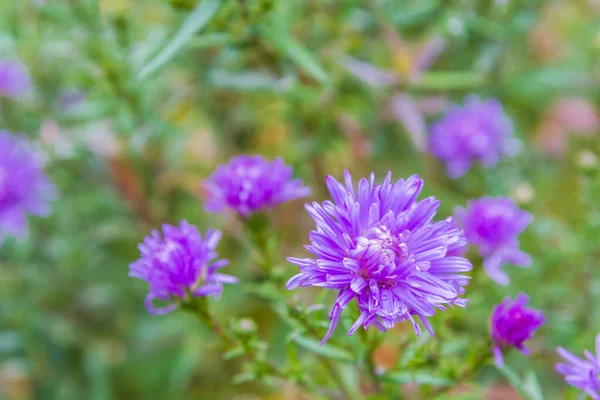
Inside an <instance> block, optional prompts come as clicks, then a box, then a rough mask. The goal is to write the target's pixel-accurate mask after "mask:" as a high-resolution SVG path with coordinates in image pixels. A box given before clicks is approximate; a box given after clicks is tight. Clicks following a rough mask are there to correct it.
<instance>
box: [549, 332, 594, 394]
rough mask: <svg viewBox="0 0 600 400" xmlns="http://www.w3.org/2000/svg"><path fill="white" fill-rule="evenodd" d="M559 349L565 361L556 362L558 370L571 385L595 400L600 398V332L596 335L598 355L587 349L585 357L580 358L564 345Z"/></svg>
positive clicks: (584, 353)
mask: <svg viewBox="0 0 600 400" xmlns="http://www.w3.org/2000/svg"><path fill="white" fill-rule="evenodd" d="M557 351H558V354H559V355H560V356H561V357H562V358H563V359H564V362H562V363H558V364H556V371H557V372H558V373H560V374H561V375H564V377H565V381H566V382H567V383H568V384H569V385H571V386H574V387H576V388H577V389H579V390H582V391H583V392H585V393H586V394H587V395H588V396H590V397H591V398H592V399H593V400H600V334H599V335H598V336H596V355H594V354H592V353H591V352H590V351H588V350H585V351H584V352H583V355H584V358H579V357H577V356H575V355H573V354H572V353H571V352H569V351H567V350H565V349H563V348H562V347H559V348H558V349H557Z"/></svg>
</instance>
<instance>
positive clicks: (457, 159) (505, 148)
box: [429, 96, 520, 178]
mask: <svg viewBox="0 0 600 400" xmlns="http://www.w3.org/2000/svg"><path fill="white" fill-rule="evenodd" d="M512 131H513V128H512V122H511V120H510V119H509V118H508V117H507V116H506V114H505V113H504V109H503V107H502V104H501V103H500V102H499V101H498V100H495V99H488V100H481V99H479V98H478V97H476V96H469V97H468V98H467V99H466V100H465V104H464V105H463V106H462V107H461V106H455V107H452V108H450V109H449V110H448V112H447V113H446V115H445V116H444V118H443V119H442V120H440V121H438V122H437V123H435V124H434V125H433V126H432V127H431V134H430V137H429V148H430V151H431V152H432V153H433V154H434V155H435V156H436V157H437V158H438V159H439V160H441V161H443V162H444V163H446V172H447V174H448V176H449V177H450V178H460V177H461V176H463V175H464V174H465V173H466V172H467V171H468V170H469V169H470V168H471V165H472V164H473V163H474V162H480V163H481V164H483V165H484V166H485V167H492V166H494V165H496V163H497V162H498V160H500V158H502V157H504V156H509V155H514V154H516V153H518V151H519V150H520V142H519V141H518V140H517V139H515V138H514V137H513V136H512Z"/></svg>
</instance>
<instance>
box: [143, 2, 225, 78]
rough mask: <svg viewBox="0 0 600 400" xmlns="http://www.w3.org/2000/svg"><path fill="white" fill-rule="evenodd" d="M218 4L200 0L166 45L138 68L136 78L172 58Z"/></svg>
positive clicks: (213, 14) (204, 22)
mask: <svg viewBox="0 0 600 400" xmlns="http://www.w3.org/2000/svg"><path fill="white" fill-rule="evenodd" d="M220 5H221V0H204V1H202V2H201V3H200V5H199V6H198V7H196V9H195V10H194V11H193V12H192V13H191V14H190V15H189V16H188V17H187V19H186V20H185V21H184V23H183V24H182V25H181V27H180V28H179V30H178V31H177V33H175V35H174V36H173V37H172V38H171V40H170V41H169V42H168V43H167V45H166V46H165V47H164V48H163V49H162V50H161V51H160V52H159V53H158V54H157V55H156V56H155V57H154V58H153V59H152V60H150V61H149V62H148V63H147V64H146V65H145V66H144V67H143V68H142V69H141V70H140V72H139V73H138V79H139V80H142V79H144V78H146V77H148V76H149V75H150V74H152V73H153V72H155V71H157V70H158V69H160V68H161V67H163V66H164V65H165V64H166V63H168V62H169V61H170V60H171V59H172V58H174V57H175V56H176V55H177V53H178V52H179V50H181V48H182V47H183V46H184V45H185V44H186V43H187V42H188V41H189V40H190V39H191V38H192V37H193V36H194V35H195V34H196V33H197V32H198V31H200V30H201V29H202V28H203V27H204V26H206V24H207V23H208V22H209V21H210V20H211V19H212V18H213V17H214V16H215V14H216V13H217V10H218V9H219V7H220Z"/></svg>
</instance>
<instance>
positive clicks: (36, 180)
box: [0, 131, 56, 242]
mask: <svg viewBox="0 0 600 400" xmlns="http://www.w3.org/2000/svg"><path fill="white" fill-rule="evenodd" d="M43 167H44V162H43V157H42V156H41V154H40V153H39V152H38V151H36V149H34V148H33V146H32V145H31V144H30V142H29V141H28V140H27V139H26V138H25V137H22V136H19V135H13V134H11V133H9V132H6V131H0V242H2V240H3V238H5V237H7V236H13V237H17V238H22V237H24V236H25V235H26V234H27V216H28V215H35V216H40V217H45V216H47V215H48V214H49V213H50V201H51V200H52V199H54V198H55V196H56V189H55V187H54V186H53V185H52V184H51V183H50V180H49V179H48V177H47V176H46V175H45V174H44V171H43Z"/></svg>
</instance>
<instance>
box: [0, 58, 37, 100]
mask: <svg viewBox="0 0 600 400" xmlns="http://www.w3.org/2000/svg"><path fill="white" fill-rule="evenodd" d="M30 88H31V78H30V77H29V71H28V70H27V67H26V66H25V65H24V64H21V63H20V62H17V61H14V60H7V59H4V60H0V97H9V98H16V97H20V96H22V95H24V94H25V93H27V92H28V91H29V89H30Z"/></svg>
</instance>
